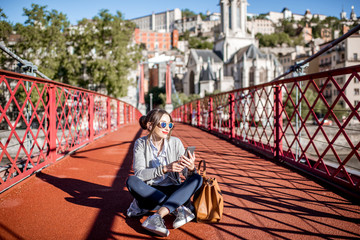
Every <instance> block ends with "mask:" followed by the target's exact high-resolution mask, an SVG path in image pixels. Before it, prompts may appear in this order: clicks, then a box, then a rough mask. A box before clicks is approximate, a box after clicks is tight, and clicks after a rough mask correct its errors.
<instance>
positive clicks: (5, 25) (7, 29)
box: [0, 8, 12, 43]
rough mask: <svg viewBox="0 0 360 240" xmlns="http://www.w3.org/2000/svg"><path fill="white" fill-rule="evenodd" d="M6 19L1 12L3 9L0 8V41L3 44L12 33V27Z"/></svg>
mask: <svg viewBox="0 0 360 240" xmlns="http://www.w3.org/2000/svg"><path fill="white" fill-rule="evenodd" d="M6 19H7V16H6V14H5V13H4V12H3V9H2V8H0V41H3V42H5V43H6V42H7V40H8V38H9V35H10V34H11V32H12V26H11V24H10V23H9V22H8V21H7V20H6Z"/></svg>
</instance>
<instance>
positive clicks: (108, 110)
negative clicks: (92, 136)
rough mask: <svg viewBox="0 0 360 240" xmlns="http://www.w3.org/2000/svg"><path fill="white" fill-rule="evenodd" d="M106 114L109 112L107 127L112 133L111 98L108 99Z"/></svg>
mask: <svg viewBox="0 0 360 240" xmlns="http://www.w3.org/2000/svg"><path fill="white" fill-rule="evenodd" d="M106 112H107V115H106V116H107V125H108V131H109V132H110V131H111V106H110V98H107V99H106Z"/></svg>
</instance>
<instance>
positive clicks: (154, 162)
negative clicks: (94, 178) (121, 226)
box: [126, 109, 202, 236]
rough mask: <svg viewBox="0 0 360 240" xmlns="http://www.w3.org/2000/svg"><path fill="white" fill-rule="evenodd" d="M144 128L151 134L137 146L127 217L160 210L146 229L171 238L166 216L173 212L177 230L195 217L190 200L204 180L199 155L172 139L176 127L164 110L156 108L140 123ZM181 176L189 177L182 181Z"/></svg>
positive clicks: (144, 224) (146, 225)
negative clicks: (197, 163)
mask: <svg viewBox="0 0 360 240" xmlns="http://www.w3.org/2000/svg"><path fill="white" fill-rule="evenodd" d="M139 123H140V126H141V127H142V128H143V129H146V130H148V131H149V134H148V135H147V136H145V137H141V138H139V139H137V140H136V142H135V146H134V163H133V167H134V172H135V175H134V176H130V177H129V178H128V180H127V182H126V185H127V188H128V189H129V192H130V193H131V194H132V196H133V197H134V201H133V202H132V203H131V205H130V207H129V209H128V211H127V215H128V216H129V217H134V216H141V215H144V214H145V213H147V212H149V211H150V210H157V211H156V213H154V214H153V215H151V216H149V217H148V218H147V219H146V220H145V221H144V222H143V224H142V226H143V227H144V228H145V229H147V230H149V231H151V232H153V233H156V234H158V235H160V236H168V235H169V230H168V229H166V227H165V224H164V220H163V218H164V216H166V215H168V214H169V213H173V214H174V215H175V216H176V219H175V221H174V223H173V227H174V228H179V227H181V226H183V225H184V224H185V223H187V222H190V221H191V220H193V219H194V218H195V215H194V214H193V213H192V211H191V210H190V209H189V208H191V207H190V206H191V203H190V198H191V196H192V195H193V194H194V193H195V192H196V190H197V189H198V188H200V186H201V184H202V178H201V176H200V175H198V174H197V173H196V172H195V165H194V163H195V154H191V153H190V152H189V155H188V157H186V156H185V149H184V146H183V144H182V142H181V141H180V139H178V138H176V137H171V132H172V130H173V127H174V123H173V121H172V118H171V116H170V115H169V114H168V113H167V112H166V111H165V110H162V109H153V110H151V111H150V112H149V113H148V114H147V115H146V116H142V117H141V118H140V120H139ZM180 173H182V174H183V176H184V177H185V178H186V180H185V181H183V182H182V181H181V178H180Z"/></svg>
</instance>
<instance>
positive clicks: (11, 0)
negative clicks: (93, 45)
mask: <svg viewBox="0 0 360 240" xmlns="http://www.w3.org/2000/svg"><path fill="white" fill-rule="evenodd" d="M31 3H37V4H39V5H42V6H43V5H47V6H48V8H47V9H48V10H51V9H56V10H58V11H60V12H63V13H64V14H66V15H67V17H68V20H69V21H70V22H71V23H72V24H76V23H77V21H79V20H81V19H82V18H92V17H94V16H96V15H97V14H98V12H99V10H100V9H109V11H110V12H111V13H112V14H115V13H116V11H120V12H122V13H123V15H124V17H125V18H126V19H131V18H136V17H141V16H145V15H148V14H151V13H152V12H162V11H165V10H167V9H168V10H171V9H174V8H180V9H185V8H188V9H190V10H192V11H194V12H196V13H199V12H203V13H205V12H206V11H207V10H209V11H211V12H220V7H219V6H218V4H219V0H0V8H2V9H3V11H4V13H5V14H6V15H7V16H8V20H9V21H10V22H12V23H17V22H20V23H24V21H25V19H26V18H25V17H24V16H22V15H23V8H30V6H31ZM248 3H249V4H250V5H249V6H248V12H249V13H266V12H269V11H275V12H281V10H282V9H283V8H284V7H287V8H289V9H290V10H291V11H292V12H293V13H299V14H304V13H305V11H306V9H310V11H311V12H312V13H320V14H324V15H328V16H336V17H339V15H340V12H341V10H342V8H344V10H345V11H346V12H347V17H349V16H350V11H351V6H352V5H353V6H354V7H355V12H356V14H357V16H360V0H302V1H299V0H248Z"/></svg>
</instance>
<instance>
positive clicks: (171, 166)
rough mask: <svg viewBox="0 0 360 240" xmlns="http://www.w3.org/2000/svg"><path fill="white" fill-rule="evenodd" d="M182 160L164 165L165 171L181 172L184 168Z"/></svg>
mask: <svg viewBox="0 0 360 240" xmlns="http://www.w3.org/2000/svg"><path fill="white" fill-rule="evenodd" d="M180 162H181V161H175V162H172V163H170V164H168V165H166V166H164V167H163V172H164V173H167V172H181V171H182V170H183V169H184V166H183V165H181V164H180Z"/></svg>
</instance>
